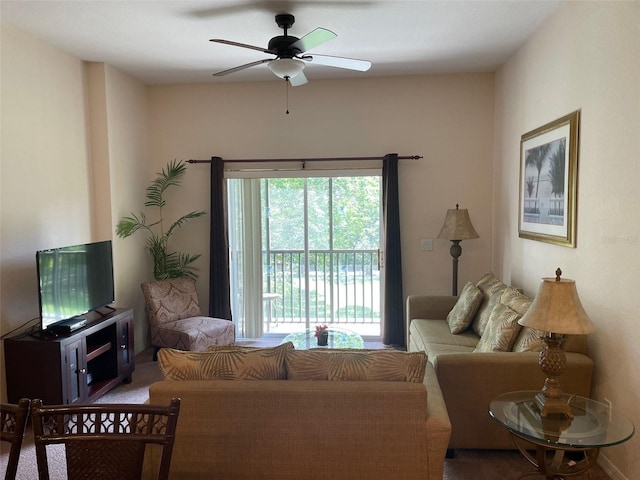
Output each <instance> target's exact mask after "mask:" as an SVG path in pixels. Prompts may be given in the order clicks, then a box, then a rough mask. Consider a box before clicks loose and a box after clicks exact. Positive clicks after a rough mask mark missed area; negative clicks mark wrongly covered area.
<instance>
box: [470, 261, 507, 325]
mask: <svg viewBox="0 0 640 480" xmlns="http://www.w3.org/2000/svg"><path fill="white" fill-rule="evenodd" d="M476 287H478V289H479V290H480V291H481V292H482V302H480V307H479V308H478V311H477V313H476V316H475V318H474V319H473V323H472V324H471V328H472V329H473V331H474V332H476V334H478V336H480V337H482V334H483V333H484V329H485V327H486V325H487V322H488V321H489V317H490V316H491V312H492V311H493V307H495V306H496V304H497V303H498V302H499V301H500V297H501V295H502V292H503V291H504V290H505V289H506V288H507V286H506V285H505V284H504V283H502V281H500V279H499V278H498V277H496V276H495V275H494V274H493V273H491V272H488V273H485V274H484V275H483V276H482V278H480V280H478V283H476Z"/></svg>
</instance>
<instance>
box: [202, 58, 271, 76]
mask: <svg viewBox="0 0 640 480" xmlns="http://www.w3.org/2000/svg"><path fill="white" fill-rule="evenodd" d="M271 61H272V59H271V58H265V59H264V60H258V61H256V62H251V63H245V64H244V65H240V66H239V67H233V68H230V69H228V70H223V71H221V72H217V73H214V74H213V76H214V77H222V76H223V75H228V74H230V73H234V72H239V71H240V70H244V69H245V68H249V67H254V66H256V65H261V64H263V63H268V62H271Z"/></svg>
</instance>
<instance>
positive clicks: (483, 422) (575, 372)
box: [430, 352, 593, 449]
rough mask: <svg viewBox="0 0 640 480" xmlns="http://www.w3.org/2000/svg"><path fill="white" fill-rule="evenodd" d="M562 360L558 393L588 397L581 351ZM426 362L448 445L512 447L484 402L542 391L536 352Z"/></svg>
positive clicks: (586, 363) (587, 367) (587, 362)
mask: <svg viewBox="0 0 640 480" xmlns="http://www.w3.org/2000/svg"><path fill="white" fill-rule="evenodd" d="M566 356H567V367H566V369H565V372H564V374H563V375H562V376H561V377H560V385H561V387H562V389H563V391H565V392H567V393H575V394H577V395H581V396H584V397H589V395H590V393H591V376H592V373H593V360H591V359H590V358H589V357H587V356H586V355H584V354H581V353H571V352H567V353H566ZM430 361H431V362H433V365H434V368H435V370H436V373H437V376H438V381H439V382H440V388H441V389H442V394H443V397H444V400H445V403H446V405H447V410H448V412H449V418H450V420H451V424H452V425H453V429H452V432H451V442H450V444H449V447H450V448H492V449H503V448H513V444H512V441H511V439H510V437H509V435H508V434H507V432H506V430H505V429H503V428H500V427H499V425H497V424H496V423H495V421H493V420H492V419H491V418H490V417H489V415H488V413H487V412H488V408H489V403H490V402H491V400H493V399H494V398H495V397H496V396H498V395H500V394H502V393H506V392H512V391H519V390H536V391H539V390H541V389H542V386H543V384H544V380H545V375H544V373H543V372H542V371H541V370H540V366H539V362H538V353H537V352H495V353H489V352H488V353H480V352H473V353H472V352H470V353H449V354H440V355H438V356H436V357H435V358H433V359H430ZM470 398H473V401H469V399H470ZM456 426H458V428H456ZM462 426H464V428H461V427H462Z"/></svg>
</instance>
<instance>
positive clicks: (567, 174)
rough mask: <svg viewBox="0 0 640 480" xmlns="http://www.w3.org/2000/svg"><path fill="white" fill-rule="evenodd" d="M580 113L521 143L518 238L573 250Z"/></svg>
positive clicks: (535, 132) (529, 135)
mask: <svg viewBox="0 0 640 480" xmlns="http://www.w3.org/2000/svg"><path fill="white" fill-rule="evenodd" d="M579 123H580V111H579V110H578V111H576V112H573V113H570V114H569V115H566V116H564V117H562V118H559V119H557V120H554V121H553V122H551V123H548V124H546V125H543V126H542V127H539V128H536V129H535V130H532V131H530V132H527V133H525V134H524V135H522V137H521V139H520V202H519V215H518V234H519V236H520V238H528V239H531V240H538V241H540V242H547V243H553V244H555V245H562V246H565V247H571V248H575V246H576V208H577V192H578V185H577V183H578V179H577V177H578V149H579Z"/></svg>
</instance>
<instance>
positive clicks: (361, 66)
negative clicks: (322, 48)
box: [300, 55, 371, 72]
mask: <svg viewBox="0 0 640 480" xmlns="http://www.w3.org/2000/svg"><path fill="white" fill-rule="evenodd" d="M300 58H301V59H302V60H305V61H307V62H309V63H315V64H317V65H326V66H327V67H337V68H346V69H348V70H358V71H359V72H366V71H367V70H369V69H370V68H371V62H370V61H368V60H357V59H355V58H345V57H332V56H330V55H304V56H303V57H300Z"/></svg>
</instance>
